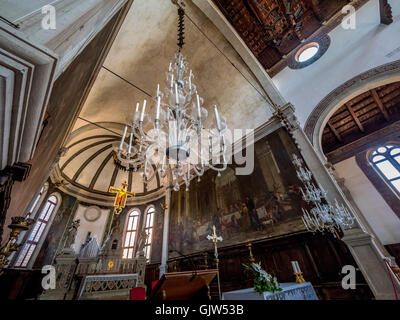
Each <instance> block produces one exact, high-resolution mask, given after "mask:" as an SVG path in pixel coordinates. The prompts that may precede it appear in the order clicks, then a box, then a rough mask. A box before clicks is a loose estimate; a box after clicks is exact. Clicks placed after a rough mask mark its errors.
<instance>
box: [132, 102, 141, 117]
mask: <svg viewBox="0 0 400 320" xmlns="http://www.w3.org/2000/svg"><path fill="white" fill-rule="evenodd" d="M139 106H140V104H139V102H138V103H136V110H135V115H134V117H133V122H136V121H137V120H138V119H139Z"/></svg>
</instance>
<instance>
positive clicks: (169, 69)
mask: <svg viewBox="0 0 400 320" xmlns="http://www.w3.org/2000/svg"><path fill="white" fill-rule="evenodd" d="M171 70H172V62H170V63H169V67H168V71H170V72H171Z"/></svg>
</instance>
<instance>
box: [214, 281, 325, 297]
mask: <svg viewBox="0 0 400 320" xmlns="http://www.w3.org/2000/svg"><path fill="white" fill-rule="evenodd" d="M280 286H281V288H282V291H279V292H275V293H272V292H264V293H263V294H259V293H258V292H256V291H254V288H248V289H242V290H236V291H229V292H224V293H223V294H222V300H318V297H317V295H316V293H315V290H314V288H313V286H312V284H311V283H310V282H305V283H294V282H293V283H292V282H288V283H281V284H280Z"/></svg>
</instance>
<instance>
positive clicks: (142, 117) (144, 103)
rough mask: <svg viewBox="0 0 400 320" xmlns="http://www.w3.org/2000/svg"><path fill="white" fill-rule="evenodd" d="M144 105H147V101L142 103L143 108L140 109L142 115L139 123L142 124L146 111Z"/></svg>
mask: <svg viewBox="0 0 400 320" xmlns="http://www.w3.org/2000/svg"><path fill="white" fill-rule="evenodd" d="M146 103H147V101H146V99H145V100H144V101H143V108H142V113H141V114H140V122H142V123H143V120H144V111H145V110H146Z"/></svg>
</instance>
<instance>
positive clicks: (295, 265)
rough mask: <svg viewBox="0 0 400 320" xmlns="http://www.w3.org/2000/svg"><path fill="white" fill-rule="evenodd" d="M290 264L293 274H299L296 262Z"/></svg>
mask: <svg viewBox="0 0 400 320" xmlns="http://www.w3.org/2000/svg"><path fill="white" fill-rule="evenodd" d="M291 263H292V268H293V271H294V273H299V272H300V268H299V267H298V263H297V261H291Z"/></svg>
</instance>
